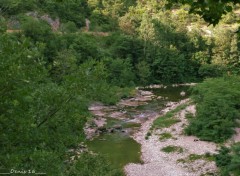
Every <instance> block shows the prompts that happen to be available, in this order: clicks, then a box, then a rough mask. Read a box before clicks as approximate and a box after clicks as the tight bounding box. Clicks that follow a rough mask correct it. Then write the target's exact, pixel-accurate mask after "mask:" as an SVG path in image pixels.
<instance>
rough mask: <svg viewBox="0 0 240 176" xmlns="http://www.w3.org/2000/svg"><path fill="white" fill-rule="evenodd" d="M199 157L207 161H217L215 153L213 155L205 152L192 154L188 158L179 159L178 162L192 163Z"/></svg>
mask: <svg viewBox="0 0 240 176" xmlns="http://www.w3.org/2000/svg"><path fill="white" fill-rule="evenodd" d="M199 159H202V160H206V161H215V157H214V155H211V154H210V153H205V154H204V155H198V154H190V155H189V156H188V157H187V158H182V159H178V160H177V162H181V163H190V162H194V161H196V160H199Z"/></svg>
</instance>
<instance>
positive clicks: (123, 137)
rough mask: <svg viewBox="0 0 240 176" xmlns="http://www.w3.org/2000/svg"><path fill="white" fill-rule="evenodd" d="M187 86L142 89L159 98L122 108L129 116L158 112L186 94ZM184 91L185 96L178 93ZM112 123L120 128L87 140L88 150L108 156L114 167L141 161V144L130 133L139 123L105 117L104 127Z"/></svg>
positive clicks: (142, 115)
mask: <svg viewBox="0 0 240 176" xmlns="http://www.w3.org/2000/svg"><path fill="white" fill-rule="evenodd" d="M188 89H189V86H179V87H172V86H167V87H165V88H156V89H144V90H147V91H151V92H153V93H154V95H156V96H161V97H162V98H161V99H153V100H151V101H148V104H146V105H141V106H138V107H127V108H125V109H124V110H125V111H127V114H128V115H129V116H130V117H131V116H132V117H134V116H135V117H136V116H138V117H139V118H141V117H143V119H144V116H147V115H148V114H151V113H152V114H153V113H157V112H160V111H161V110H162V109H163V108H164V107H165V105H166V103H167V102H169V101H171V102H178V101H180V100H182V99H184V98H186V97H187V96H188V92H189V91H188ZM182 91H184V92H186V95H185V96H181V95H180V93H181V92H182ZM114 125H121V127H122V129H121V130H118V131H115V132H114V133H102V134H101V135H100V136H98V137H97V138H95V139H94V140H92V141H88V142H87V145H88V147H89V149H90V150H92V151H94V152H97V153H100V154H102V155H105V156H106V157H108V159H109V160H110V162H111V163H112V164H113V165H114V166H115V167H116V168H123V166H124V165H126V164H128V163H141V159H140V156H141V146H140V144H138V143H137V142H136V141H135V140H133V139H132V138H131V137H130V135H131V134H132V133H133V132H134V131H136V130H137V129H138V128H139V127H140V124H139V123H132V122H129V121H126V120H124V119H121V120H117V119H112V118H107V125H106V127H107V128H109V127H111V126H114Z"/></svg>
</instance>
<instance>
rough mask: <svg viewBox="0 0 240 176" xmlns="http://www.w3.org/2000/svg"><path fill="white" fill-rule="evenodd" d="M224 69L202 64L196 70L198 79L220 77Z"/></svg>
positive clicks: (218, 66)
mask: <svg viewBox="0 0 240 176" xmlns="http://www.w3.org/2000/svg"><path fill="white" fill-rule="evenodd" d="M224 71H225V69H224V68H223V67H222V66H220V65H213V64H204V65H201V67H200V68H199V70H198V74H199V76H200V78H211V77H220V76H222V75H223V73H224Z"/></svg>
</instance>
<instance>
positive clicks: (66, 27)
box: [61, 21, 78, 33]
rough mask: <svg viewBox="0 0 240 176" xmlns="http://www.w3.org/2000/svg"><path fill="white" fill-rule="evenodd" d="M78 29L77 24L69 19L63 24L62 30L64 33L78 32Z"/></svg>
mask: <svg viewBox="0 0 240 176" xmlns="http://www.w3.org/2000/svg"><path fill="white" fill-rule="evenodd" d="M77 30H78V28H77V26H76V25H75V23H74V22H72V21H68V22H67V23H64V24H62V25H61V31H62V32H63V33H74V32H77Z"/></svg>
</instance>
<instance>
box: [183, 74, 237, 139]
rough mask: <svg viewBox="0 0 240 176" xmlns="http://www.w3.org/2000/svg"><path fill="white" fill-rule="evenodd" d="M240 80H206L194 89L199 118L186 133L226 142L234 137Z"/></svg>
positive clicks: (191, 121) (233, 77)
mask: <svg viewBox="0 0 240 176" xmlns="http://www.w3.org/2000/svg"><path fill="white" fill-rule="evenodd" d="M239 87H240V84H239V77H236V76H231V77H230V76H228V77H223V78H215V79H207V80H206V81H204V82H203V83H200V84H198V85H197V86H196V87H194V88H193V92H192V93H193V99H194V101H195V102H196V103H197V113H196V118H193V119H192V120H190V125H189V126H188V127H187V128H186V130H185V131H186V133H187V134H189V135H196V136H198V137H199V138H200V139H202V140H207V141H214V142H223V141H225V140H226V139H228V138H230V137H231V136H232V135H233V134H234V127H236V126H237V125H238V124H237V123H236V120H237V119H239V117H240V115H239V113H240V112H239V103H240V102H239V100H240V91H239Z"/></svg>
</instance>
